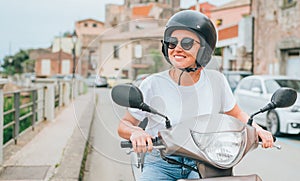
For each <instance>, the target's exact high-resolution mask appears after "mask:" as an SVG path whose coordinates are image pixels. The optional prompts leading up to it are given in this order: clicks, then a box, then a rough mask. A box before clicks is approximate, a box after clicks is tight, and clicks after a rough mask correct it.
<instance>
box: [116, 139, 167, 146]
mask: <svg viewBox="0 0 300 181" xmlns="http://www.w3.org/2000/svg"><path fill="white" fill-rule="evenodd" d="M152 143H153V146H162V145H163V143H162V141H161V139H160V138H158V137H155V138H152ZM120 146H121V148H132V143H131V141H121V144H120Z"/></svg>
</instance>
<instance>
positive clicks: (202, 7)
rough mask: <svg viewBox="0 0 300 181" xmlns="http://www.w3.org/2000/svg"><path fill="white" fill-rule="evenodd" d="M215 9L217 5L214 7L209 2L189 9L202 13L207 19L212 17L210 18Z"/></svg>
mask: <svg viewBox="0 0 300 181" xmlns="http://www.w3.org/2000/svg"><path fill="white" fill-rule="evenodd" d="M214 8H216V6H215V5H212V4H210V3H208V2H203V3H199V4H197V6H196V5H194V6H191V7H190V8H189V9H190V10H196V11H200V12H201V13H203V14H205V15H206V16H207V17H209V18H210V17H211V16H210V13H211V10H212V9H214Z"/></svg>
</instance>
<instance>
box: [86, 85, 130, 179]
mask: <svg viewBox="0 0 300 181" xmlns="http://www.w3.org/2000/svg"><path fill="white" fill-rule="evenodd" d="M110 91H111V89H106V88H100V89H95V93H96V94H97V95H98V105H97V107H96V111H95V112H96V115H95V118H94V121H93V126H92V130H91V138H92V140H91V142H92V144H93V149H92V151H91V153H90V154H89V157H88V160H87V168H86V169H87V172H86V173H85V177H84V180H86V181H99V180H109V181H125V180H126V181H127V180H128V181H130V180H133V178H132V175H131V169H130V166H129V157H128V156H127V155H126V153H125V150H121V149H120V141H121V139H120V138H119V136H118V135H117V126H118V123H119V118H118V117H119V116H122V115H123V114H124V112H125V109H124V108H121V107H119V106H116V105H115V106H113V105H112V102H111V98H110Z"/></svg>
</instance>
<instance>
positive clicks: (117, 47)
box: [114, 45, 120, 58]
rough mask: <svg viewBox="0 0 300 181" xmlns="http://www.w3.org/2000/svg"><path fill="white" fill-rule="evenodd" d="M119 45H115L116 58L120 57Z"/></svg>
mask: <svg viewBox="0 0 300 181" xmlns="http://www.w3.org/2000/svg"><path fill="white" fill-rule="evenodd" d="M119 49H120V46H119V45H114V58H119Z"/></svg>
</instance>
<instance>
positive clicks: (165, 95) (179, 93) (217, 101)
mask: <svg viewBox="0 0 300 181" xmlns="http://www.w3.org/2000/svg"><path fill="white" fill-rule="evenodd" d="M216 41H217V35H216V30H215V28H214V26H213V24H212V22H211V21H210V20H209V19H208V18H207V17H206V16H205V15H203V14H202V13H200V12H196V11H191V10H185V11H181V12H178V13H176V14H175V15H173V16H172V17H171V18H170V19H169V21H168V22H167V24H166V29H165V32H164V40H163V41H162V53H163V54H164V56H165V58H166V60H167V61H168V62H169V63H170V64H171V65H172V68H171V69H170V70H167V71H163V72H160V73H157V74H154V75H152V76H150V77H148V78H147V79H145V80H144V81H143V82H142V84H141V85H140V89H141V91H142V92H143V95H144V99H145V100H144V101H145V102H146V103H147V104H149V105H151V106H152V107H154V108H155V109H157V110H158V111H159V112H161V113H163V114H164V115H167V116H168V117H169V119H170V121H171V124H172V125H175V124H177V123H179V122H180V121H181V120H186V119H189V118H192V117H195V116H198V115H204V114H212V113H225V114H228V115H231V116H233V117H236V118H237V119H239V120H241V121H242V122H244V123H246V122H247V120H248V118H249V116H248V115H247V114H246V113H244V112H243V111H242V110H241V109H240V108H239V107H238V106H237V104H236V101H235V99H234V97H233V94H232V92H231V89H230V87H229V85H228V83H227V81H226V79H225V77H224V76H223V75H222V74H221V73H219V72H217V71H213V70H206V69H205V68H204V67H205V66H206V65H207V63H208V62H209V61H210V59H211V55H212V53H213V51H214V48H215V46H216ZM146 116H147V117H149V123H148V126H147V128H146V130H145V131H144V130H142V129H141V128H139V127H138V126H137V125H138V124H139V123H140V121H141V120H143V118H144V117H146ZM253 126H254V127H255V128H256V130H257V133H258V135H259V137H261V139H262V141H263V147H265V148H268V147H272V145H273V138H272V135H271V133H269V132H268V131H265V130H263V129H262V128H261V127H259V126H258V125H257V124H255V123H254V124H253ZM162 128H164V120H162V119H160V118H159V117H157V116H153V115H148V114H147V113H144V112H142V111H140V110H136V109H129V110H128V111H127V113H126V114H125V116H124V117H123V119H122V120H121V121H120V124H119V128H118V133H119V135H120V136H121V137H122V138H125V139H128V140H131V142H132V144H133V148H134V150H135V152H147V151H148V152H151V153H148V154H147V155H146V158H145V166H144V171H143V173H142V176H141V180H177V179H180V178H199V176H198V173H196V172H194V171H191V170H189V169H186V168H183V167H181V166H179V165H174V164H169V163H167V162H165V161H164V160H162V159H161V158H160V156H159V154H158V153H157V151H156V150H152V141H151V138H152V137H155V136H157V133H158V131H159V130H160V129H162ZM146 145H148V146H147V147H146ZM172 158H173V159H176V160H177V161H180V162H184V163H185V164H188V165H190V166H192V167H194V166H195V163H194V161H192V160H190V159H188V158H183V157H179V156H178V157H177V156H173V157H172Z"/></svg>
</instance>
